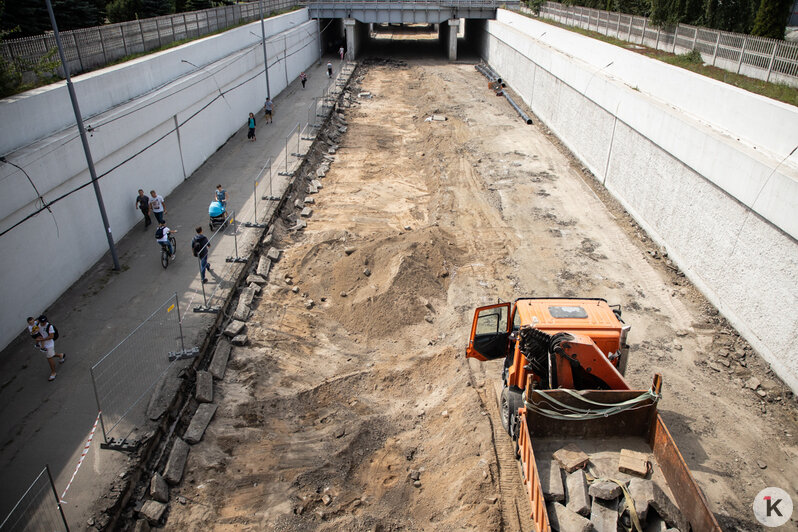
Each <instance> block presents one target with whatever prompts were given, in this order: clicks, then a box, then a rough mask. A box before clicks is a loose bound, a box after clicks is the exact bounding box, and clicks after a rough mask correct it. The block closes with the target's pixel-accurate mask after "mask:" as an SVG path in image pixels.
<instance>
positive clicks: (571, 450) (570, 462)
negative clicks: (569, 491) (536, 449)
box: [552, 445, 590, 473]
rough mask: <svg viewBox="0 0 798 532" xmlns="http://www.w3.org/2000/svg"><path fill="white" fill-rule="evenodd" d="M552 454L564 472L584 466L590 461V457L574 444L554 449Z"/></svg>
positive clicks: (571, 471) (570, 471)
mask: <svg viewBox="0 0 798 532" xmlns="http://www.w3.org/2000/svg"><path fill="white" fill-rule="evenodd" d="M552 456H553V457H554V459H555V460H557V462H558V463H559V464H560V467H561V468H563V469H565V472H566V473H573V472H574V471H576V470H577V469H581V468H583V467H585V466H586V465H587V463H588V462H589V461H590V457H589V456H588V455H587V454H585V453H583V452H582V451H581V449H579V448H578V447H576V446H575V445H568V446H566V447H563V448H562V449H559V450H557V451H555V452H554V454H553V455H552Z"/></svg>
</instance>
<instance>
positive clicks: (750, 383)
mask: <svg viewBox="0 0 798 532" xmlns="http://www.w3.org/2000/svg"><path fill="white" fill-rule="evenodd" d="M759 385H760V382H759V379H757V378H756V377H751V378H750V379H748V380H747V381H745V387H746V388H748V389H749V390H754V391H756V389H757V388H759Z"/></svg>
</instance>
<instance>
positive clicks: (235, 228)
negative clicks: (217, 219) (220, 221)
mask: <svg viewBox="0 0 798 532" xmlns="http://www.w3.org/2000/svg"><path fill="white" fill-rule="evenodd" d="M236 216H237V214H236V212H235V211H233V215H232V216H231V217H230V222H229V223H230V224H231V225H232V226H233V243H234V245H235V250H236V254H235V256H234V257H227V258H226V259H225V262H247V259H245V258H243V257H239V256H238V222H237V221H236Z"/></svg>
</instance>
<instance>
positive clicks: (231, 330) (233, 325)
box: [223, 320, 247, 338]
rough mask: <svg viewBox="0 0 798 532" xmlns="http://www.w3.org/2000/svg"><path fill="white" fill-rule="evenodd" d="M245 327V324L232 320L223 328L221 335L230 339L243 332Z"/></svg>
mask: <svg viewBox="0 0 798 532" xmlns="http://www.w3.org/2000/svg"><path fill="white" fill-rule="evenodd" d="M246 326H247V324H246V323H244V322H243V321H238V320H233V321H231V322H230V323H229V324H228V325H227V327H225V329H224V333H223V334H224V335H225V336H229V337H230V338H232V337H233V336H236V335H237V334H241V332H242V331H243V330H244V327H246Z"/></svg>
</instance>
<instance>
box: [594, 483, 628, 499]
mask: <svg viewBox="0 0 798 532" xmlns="http://www.w3.org/2000/svg"><path fill="white" fill-rule="evenodd" d="M588 493H589V494H590V496H591V497H593V498H596V499H601V500H603V501H611V500H613V499H617V498H618V497H620V496H621V493H623V490H621V487H620V486H619V485H618V484H616V483H615V482H610V481H603V482H594V483H593V484H591V485H590V488H589V489H588Z"/></svg>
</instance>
